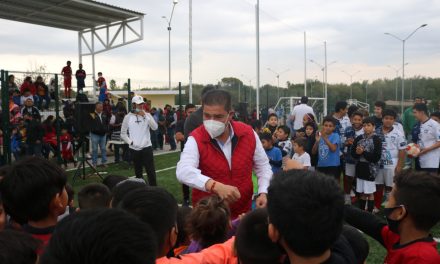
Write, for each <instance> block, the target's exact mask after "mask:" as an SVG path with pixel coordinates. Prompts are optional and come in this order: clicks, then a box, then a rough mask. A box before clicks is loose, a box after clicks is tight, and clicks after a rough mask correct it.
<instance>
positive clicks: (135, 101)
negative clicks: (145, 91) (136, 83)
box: [131, 95, 145, 104]
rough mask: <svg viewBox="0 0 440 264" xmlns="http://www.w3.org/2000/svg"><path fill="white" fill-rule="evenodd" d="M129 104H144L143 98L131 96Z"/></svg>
mask: <svg viewBox="0 0 440 264" xmlns="http://www.w3.org/2000/svg"><path fill="white" fill-rule="evenodd" d="M131 103H132V104H143V103H145V102H144V98H142V96H140V95H135V96H133V98H131Z"/></svg>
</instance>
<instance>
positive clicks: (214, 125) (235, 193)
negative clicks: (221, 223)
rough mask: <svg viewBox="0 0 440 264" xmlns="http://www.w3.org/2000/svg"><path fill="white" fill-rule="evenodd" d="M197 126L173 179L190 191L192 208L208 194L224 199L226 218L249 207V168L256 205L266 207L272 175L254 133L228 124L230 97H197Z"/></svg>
mask: <svg viewBox="0 0 440 264" xmlns="http://www.w3.org/2000/svg"><path fill="white" fill-rule="evenodd" d="M202 106H203V125H202V126H200V127H199V128H197V129H196V130H194V131H193V132H192V133H191V135H190V136H189V137H188V140H187V142H186V143H185V149H184V150H183V152H182V154H181V156H180V161H179V162H178V164H177V169H176V176H177V179H178V180H179V181H180V182H181V183H183V184H186V185H188V186H190V187H192V188H193V193H192V202H193V205H195V204H197V202H198V201H199V200H200V199H201V198H203V197H205V196H209V195H212V194H215V195H218V196H220V198H222V199H224V200H226V201H227V202H228V203H229V206H230V208H231V213H232V217H237V216H238V215H240V214H242V213H246V212H248V211H249V210H250V209H251V205H252V194H253V185H252V170H254V171H255V173H256V175H257V178H258V198H257V199H256V205H257V207H265V206H266V202H267V199H266V193H267V188H268V186H269V182H270V179H271V177H272V170H271V168H270V165H269V159H268V158H267V156H266V153H265V151H264V149H263V146H262V145H261V142H260V140H259V138H258V135H257V134H256V133H255V132H254V131H253V130H252V128H251V127H250V126H248V125H246V124H244V123H241V122H235V121H232V108H231V95H230V94H229V93H228V92H226V91H223V90H212V91H210V92H208V93H206V94H205V95H204V96H203V99H202Z"/></svg>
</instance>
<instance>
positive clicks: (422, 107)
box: [413, 103, 428, 115]
mask: <svg viewBox="0 0 440 264" xmlns="http://www.w3.org/2000/svg"><path fill="white" fill-rule="evenodd" d="M413 109H414V110H416V111H418V112H424V113H425V114H426V115H428V106H427V105H426V104H424V103H420V104H415V105H414V107H413Z"/></svg>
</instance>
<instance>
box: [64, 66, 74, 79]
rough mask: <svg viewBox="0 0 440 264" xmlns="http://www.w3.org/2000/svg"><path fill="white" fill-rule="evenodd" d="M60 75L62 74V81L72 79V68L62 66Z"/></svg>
mask: <svg viewBox="0 0 440 264" xmlns="http://www.w3.org/2000/svg"><path fill="white" fill-rule="evenodd" d="M61 73H62V74H63V76H64V79H72V68H70V66H64V67H63V69H62V70H61Z"/></svg>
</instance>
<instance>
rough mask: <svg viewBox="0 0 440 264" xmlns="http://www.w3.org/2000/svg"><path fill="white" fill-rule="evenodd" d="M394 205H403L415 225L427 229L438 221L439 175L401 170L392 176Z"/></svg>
mask: <svg viewBox="0 0 440 264" xmlns="http://www.w3.org/2000/svg"><path fill="white" fill-rule="evenodd" d="M394 183H395V186H396V190H395V198H396V205H404V206H405V208H406V210H407V211H408V214H409V216H410V217H411V219H412V221H413V223H414V225H415V227H416V228H417V229H420V230H423V231H429V230H430V229H431V228H432V227H433V226H434V225H436V223H437V222H438V221H440V176H438V175H430V174H428V173H426V172H425V173H424V172H403V173H401V174H399V175H396V177H395V178H394Z"/></svg>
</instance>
